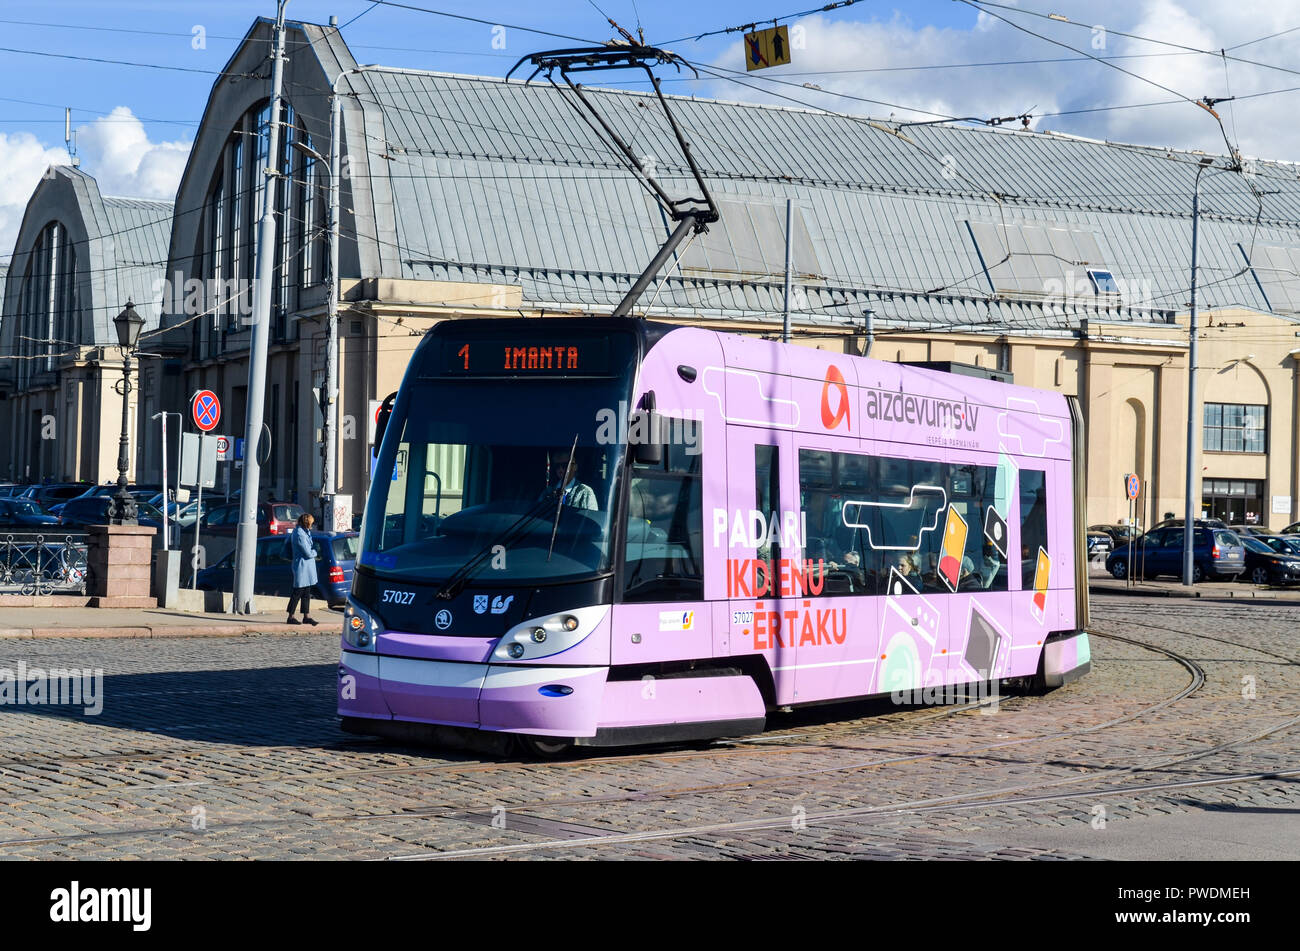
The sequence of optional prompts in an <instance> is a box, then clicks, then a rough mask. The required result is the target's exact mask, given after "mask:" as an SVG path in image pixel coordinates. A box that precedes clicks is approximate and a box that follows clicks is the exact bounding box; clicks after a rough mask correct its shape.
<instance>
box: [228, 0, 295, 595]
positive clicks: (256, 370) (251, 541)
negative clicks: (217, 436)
mask: <svg viewBox="0 0 1300 951" xmlns="http://www.w3.org/2000/svg"><path fill="white" fill-rule="evenodd" d="M288 2H289V0H279V5H278V8H277V10H276V15H275V52H274V53H273V54H272V65H271V118H270V124H271V125H270V128H269V129H268V130H267V138H268V142H267V153H266V157H267V163H268V167H267V168H264V169H262V175H263V177H264V181H265V184H264V185H263V187H262V217H261V221H260V222H259V225H258V233H257V277H256V283H255V284H254V287H253V329H252V340H251V341H250V342H249V348H248V407H247V410H246V412H245V415H244V478H243V481H242V483H241V484H240V496H239V525H238V527H237V528H236V530H235V583H234V589H235V590H234V596H233V598H232V600H231V610H232V611H233V612H234V613H235V614H251V613H252V610H253V572H254V571H255V570H256V562H257V557H256V556H257V501H258V500H257V495H258V481H259V479H260V477H261V474H262V473H261V469H262V467H261V460H260V458H259V456H260V449H261V445H260V444H261V441H262V415H263V414H262V409H263V406H262V404H263V403H264V402H265V401H266V351H267V344H268V342H269V341H268V337H269V336H270V332H271V283H272V280H273V279H274V272H275V256H274V255H275V190H276V184H277V182H276V179H277V176H278V174H279V172H278V166H279V162H280V114H281V111H282V108H283V106H282V102H281V95H280V93H281V87H282V84H283V81H284V8H285V4H287V3H288Z"/></svg>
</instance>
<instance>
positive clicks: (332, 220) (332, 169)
mask: <svg viewBox="0 0 1300 951" xmlns="http://www.w3.org/2000/svg"><path fill="white" fill-rule="evenodd" d="M346 75H349V73H343V74H341V76H346ZM340 78H341V77H340ZM334 85H335V86H337V85H338V80H337V79H336V80H335V83H334ZM338 136H339V113H338V92H337V91H336V90H334V89H331V93H330V158H329V159H326V158H325V156H323V155H321V154H320V153H319V152H317V151H316V150H315V149H313V148H309V147H308V146H306V145H304V144H303V143H302V142H299V141H297V140H295V141H293V142H290V143H289V144H290V145H291V146H292V147H293V148H295V149H297V150H298V151H299V152H301V153H302V154H303V155H306V156H307V157H308V158H311V159H313V160H315V162H316V168H318V169H323V170H324V172H325V174H326V176H328V178H329V193H328V194H329V224H328V231H329V236H330V242H329V282H328V284H327V285H326V293H327V295H328V296H327V298H326V306H327V308H328V310H327V316H326V333H327V336H328V339H327V340H326V342H325V386H324V388H323V393H322V399H321V404H322V405H321V410H322V416H323V417H324V423H325V426H324V429H325V433H324V438H323V439H322V440H321V443H322V445H321V449H322V452H323V458H322V466H321V492H320V499H321V528H322V529H324V530H325V531H327V532H333V531H338V530H339V526H336V525H335V524H334V495H335V492H336V491H337V488H338V470H337V466H338V398H339V369H338V352H339V265H338V254H339V241H338V238H339V200H338V199H339V192H338V181H337V179H336V175H337V174H338V169H337V167H336V166H337V164H338V161H337V160H338V156H339V143H338ZM312 224H313V222H307V227H310V226H311V225H312ZM345 527H346V528H351V527H352V526H350V525H348V526H345Z"/></svg>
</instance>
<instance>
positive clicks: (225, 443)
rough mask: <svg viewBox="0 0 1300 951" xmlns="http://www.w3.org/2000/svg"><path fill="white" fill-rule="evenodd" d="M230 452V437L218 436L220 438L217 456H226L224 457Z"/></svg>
mask: <svg viewBox="0 0 1300 951" xmlns="http://www.w3.org/2000/svg"><path fill="white" fill-rule="evenodd" d="M228 452H230V437H229V436H218V437H217V455H218V456H224V455H226V453H228Z"/></svg>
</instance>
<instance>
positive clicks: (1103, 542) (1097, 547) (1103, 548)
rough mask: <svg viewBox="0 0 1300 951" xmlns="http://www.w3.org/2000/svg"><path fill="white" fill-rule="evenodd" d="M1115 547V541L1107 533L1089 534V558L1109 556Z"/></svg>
mask: <svg viewBox="0 0 1300 951" xmlns="http://www.w3.org/2000/svg"><path fill="white" fill-rule="evenodd" d="M1114 547H1115V543H1114V541H1113V540H1112V539H1111V537H1110V536H1109V535H1107V534H1106V533H1105V532H1088V557H1089V558H1092V557H1094V556H1101V555H1108V554H1110V550H1111V549H1112V548H1114Z"/></svg>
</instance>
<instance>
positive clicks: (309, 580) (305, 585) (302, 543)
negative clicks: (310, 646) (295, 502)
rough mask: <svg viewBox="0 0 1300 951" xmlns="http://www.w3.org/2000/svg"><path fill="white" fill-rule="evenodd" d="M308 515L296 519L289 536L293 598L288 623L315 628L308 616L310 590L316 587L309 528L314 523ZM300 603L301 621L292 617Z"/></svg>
mask: <svg viewBox="0 0 1300 951" xmlns="http://www.w3.org/2000/svg"><path fill="white" fill-rule="evenodd" d="M315 521H316V520H315V518H313V517H312V516H311V515H309V514H303V515H300V516H299V517H298V525H297V526H296V527H295V528H294V530H293V532H292V533H290V535H289V551H290V552H291V555H292V558H293V596H292V597H290V598H289V623H290V624H310V625H311V626H312V627H315V626H316V619H315V618H313V617H312V616H311V614H310V607H311V589H312V588H314V587H316V546H315V545H313V544H312V540H311V526H312V523H313V522H315ZM299 601H301V602H302V620H301V621H299V620H298V619H297V618H296V617H294V616H293V610H294V608H295V607H296V606H297V605H298V603H299Z"/></svg>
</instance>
